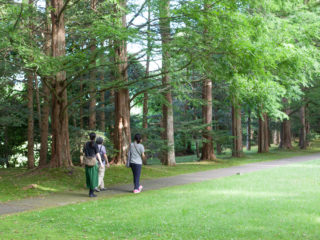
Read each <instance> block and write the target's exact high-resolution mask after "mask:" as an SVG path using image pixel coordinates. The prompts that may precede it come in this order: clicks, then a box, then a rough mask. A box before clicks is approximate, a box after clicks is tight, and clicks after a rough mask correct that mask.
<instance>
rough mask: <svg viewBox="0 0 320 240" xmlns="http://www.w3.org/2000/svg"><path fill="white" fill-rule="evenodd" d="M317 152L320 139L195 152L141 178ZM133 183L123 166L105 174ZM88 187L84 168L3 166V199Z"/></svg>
mask: <svg viewBox="0 0 320 240" xmlns="http://www.w3.org/2000/svg"><path fill="white" fill-rule="evenodd" d="M314 152H320V142H319V141H318V142H314V143H313V146H312V148H310V149H308V150H300V149H298V148H295V149H293V150H291V151H283V150H279V149H277V148H275V147H274V148H272V149H271V151H270V152H269V153H264V154H257V153H256V148H253V149H252V150H251V151H246V152H245V157H243V158H231V157H229V156H230V155H229V154H228V153H227V154H225V155H220V156H218V157H219V159H218V160H217V161H216V162H212V161H211V162H209V161H201V162H199V161H197V160H198V159H197V158H196V156H194V155H192V156H184V157H177V158H176V160H177V163H178V164H177V165H176V166H175V167H168V166H163V165H160V164H155V161H153V162H152V164H151V165H147V166H143V169H142V179H150V178H160V177H168V176H174V175H179V174H184V173H191V172H197V171H205V170H209V169H215V168H224V167H230V166H235V165H242V164H247V163H253V162H260V161H269V160H275V159H281V158H287V157H293V156H298V155H306V154H310V153H314ZM130 182H132V174H131V171H130V169H127V168H125V167H124V166H111V168H110V169H107V172H106V176H105V185H106V187H108V186H111V185H116V184H125V183H130ZM31 184H35V185H34V186H35V187H34V188H28V186H31ZM85 189H86V187H85V174H84V168H82V167H74V168H71V169H41V170H32V171H28V170H27V169H23V168H13V169H0V202H6V201H10V200H17V199H23V198H27V197H31V196H39V195H47V194H50V193H53V192H63V191H79V190H80V191H81V190H85Z"/></svg>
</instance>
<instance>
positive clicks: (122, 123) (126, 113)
mask: <svg viewBox="0 0 320 240" xmlns="http://www.w3.org/2000/svg"><path fill="white" fill-rule="evenodd" d="M119 2H120V8H121V9H120V10H119V11H121V12H122V17H121V26H122V27H123V28H126V25H127V23H126V14H125V12H124V9H125V8H126V0H120V1H119ZM115 58H116V59H115V62H116V63H119V64H118V65H117V67H116V71H115V76H116V79H118V80H120V81H123V82H127V81H128V72H127V68H128V63H127V61H128V60H127V45H126V41H123V40H121V41H116V42H115ZM129 99H130V98H129V90H128V88H121V89H119V90H117V91H115V131H114V132H115V136H114V137H115V149H116V150H117V151H118V153H117V155H116V157H115V158H114V163H116V164H124V163H125V162H126V158H127V153H128V150H129V146H130V142H131V132H130V100H129Z"/></svg>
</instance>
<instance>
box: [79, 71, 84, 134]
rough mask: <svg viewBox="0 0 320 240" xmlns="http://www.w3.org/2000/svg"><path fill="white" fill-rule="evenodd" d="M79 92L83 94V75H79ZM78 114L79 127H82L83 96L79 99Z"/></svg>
mask: <svg viewBox="0 0 320 240" xmlns="http://www.w3.org/2000/svg"><path fill="white" fill-rule="evenodd" d="M80 93H81V95H82V96H83V75H81V76H80ZM79 108H80V109H79V115H80V129H83V128H84V123H83V98H81V99H80V107H79Z"/></svg>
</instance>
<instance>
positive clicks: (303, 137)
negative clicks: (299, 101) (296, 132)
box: [299, 105, 308, 149]
mask: <svg viewBox="0 0 320 240" xmlns="http://www.w3.org/2000/svg"><path fill="white" fill-rule="evenodd" d="M300 123H301V128H300V137H299V146H300V148H301V149H307V146H308V143H307V128H306V108H305V106H304V105H303V106H301V108H300Z"/></svg>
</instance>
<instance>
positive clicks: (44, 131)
mask: <svg viewBox="0 0 320 240" xmlns="http://www.w3.org/2000/svg"><path fill="white" fill-rule="evenodd" d="M49 7H50V1H49V0H46V33H45V49H44V51H45V53H46V55H47V56H51V48H52V46H51V36H50V34H49V32H51V24H50V21H49ZM41 82H42V91H43V101H44V104H43V106H42V116H41V128H40V131H41V134H40V138H41V139H40V141H41V147H40V160H39V167H43V166H45V165H46V164H47V154H48V136H49V114H50V106H49V105H50V97H49V96H50V90H49V88H48V86H47V85H48V84H49V79H46V78H42V79H41Z"/></svg>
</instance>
